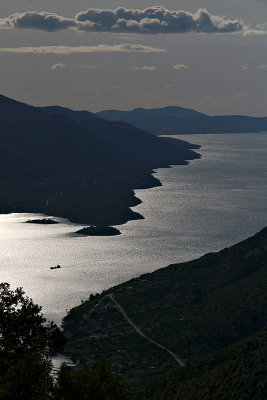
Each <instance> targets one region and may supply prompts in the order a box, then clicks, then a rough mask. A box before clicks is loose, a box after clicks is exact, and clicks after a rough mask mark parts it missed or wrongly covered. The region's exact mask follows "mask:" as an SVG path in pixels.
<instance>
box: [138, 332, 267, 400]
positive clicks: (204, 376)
mask: <svg viewBox="0 0 267 400" xmlns="http://www.w3.org/2000/svg"><path fill="white" fill-rule="evenodd" d="M266 359H267V336H266V332H259V333H257V334H255V335H253V336H252V337H249V338H247V339H245V340H242V341H239V342H237V343H235V344H234V345H231V346H228V347H226V348H223V349H222V350H220V351H218V352H216V353H215V354H212V355H210V356H208V357H205V358H204V359H201V360H199V361H195V362H194V363H192V365H190V366H187V367H186V368H180V369H177V370H176V371H175V372H172V373H170V374H169V375H168V376H167V377H166V378H165V380H164V379H162V380H161V381H160V382H156V381H154V382H153V387H152V386H151V387H150V388H149V389H148V391H147V393H146V398H148V399H149V400H187V399H191V400H200V399H201V400H202V399H204V400H214V399H220V400H229V399H231V400H252V399H253V400H264V399H266V398H267V367H266ZM150 393H151V394H150Z"/></svg>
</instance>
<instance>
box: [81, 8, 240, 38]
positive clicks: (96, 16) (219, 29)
mask: <svg viewBox="0 0 267 400" xmlns="http://www.w3.org/2000/svg"><path fill="white" fill-rule="evenodd" d="M75 20H76V21H77V23H81V25H80V26H79V29H80V30H86V31H93V32H131V33H151V34H155V33H185V32H198V33H229V32H240V31H242V29H243V27H244V23H243V22H242V21H239V20H237V19H234V20H229V19H227V18H225V17H220V16H218V15H212V14H210V13H209V12H208V11H207V10H206V9H199V10H198V11H197V12H196V13H190V12H187V11H180V10H178V11H170V10H167V9H166V8H165V7H162V6H159V7H150V8H146V9H144V10H128V9H126V8H124V7H119V8H117V9H115V10H108V9H106V10H100V9H94V8H90V9H89V10H87V11H83V12H80V13H78V14H77V15H76V16H75Z"/></svg>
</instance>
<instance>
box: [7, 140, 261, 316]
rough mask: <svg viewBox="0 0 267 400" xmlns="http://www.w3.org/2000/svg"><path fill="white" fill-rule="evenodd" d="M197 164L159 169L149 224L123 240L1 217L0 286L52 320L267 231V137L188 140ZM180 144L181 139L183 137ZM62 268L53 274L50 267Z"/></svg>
mask: <svg viewBox="0 0 267 400" xmlns="http://www.w3.org/2000/svg"><path fill="white" fill-rule="evenodd" d="M179 137H180V138H182V139H184V140H187V141H190V142H192V143H196V144H200V145H202V148H201V149H200V151H199V152H200V153H201V155H202V158H201V159H200V160H195V161H192V162H191V163H190V164H189V165H187V166H176V167H174V168H171V169H160V170H158V171H157V172H156V176H157V178H159V179H160V181H161V182H162V183H163V187H158V188H153V189H148V190H138V191H136V195H137V197H139V198H141V199H142V201H143V203H142V204H140V205H138V206H137V207H135V211H137V212H139V213H141V214H142V215H143V216H144V217H145V220H139V221H131V222H128V223H127V224H125V225H123V226H120V227H119V229H120V230H121V232H122V235H120V236H113V237H80V236H76V235H73V233H74V232H75V231H76V230H78V229H79V228H80V227H81V226H80V225H75V224H72V223H70V222H68V221H67V220H61V219H59V218H57V220H58V221H60V222H61V223H60V224H57V225H34V224H24V223H23V222H24V221H26V220H27V219H29V218H35V217H41V218H43V216H41V215H38V216H36V215H33V214H10V215H0V238H1V241H0V266H1V281H7V282H10V283H11V285H12V287H13V288H14V287H15V286H22V287H23V288H24V290H25V291H26V293H27V294H28V295H29V296H30V297H32V298H33V299H34V301H35V302H37V303H38V304H40V305H42V306H43V311H44V313H45V314H46V316H48V317H49V318H52V319H54V320H55V321H56V322H59V321H60V319H61V318H62V317H63V316H64V315H65V314H66V309H70V308H71V307H73V306H75V305H78V304H79V303H80V301H81V299H86V298H87V297H88V296H89V294H90V293H95V292H100V291H102V290H103V289H107V288H109V287H110V286H114V285H116V284H118V283H120V282H123V281H125V280H127V279H130V278H132V277H136V276H138V275H140V274H141V273H145V272H150V271H153V270H155V269H156V268H159V267H163V266H166V265H168V264H170V263H174V262H179V261H186V260H189V259H192V258H194V257H198V256H201V255H203V254H204V253H206V252H210V251H217V250H220V249H221V248H223V247H225V246H227V245H230V244H234V243H236V242H238V241H239V240H241V239H244V238H246V237H248V236H249V235H252V234H254V233H256V231H258V230H259V229H261V228H263V227H264V226H266V225H267V213H266V211H267V204H266V197H267V179H266V178H267V134H244V135H240V134H239V135H238V134H235V135H190V136H189V135H187V136H179ZM179 137H178V138H179ZM56 264H60V265H62V268H61V269H58V270H50V267H51V266H55V265H56Z"/></svg>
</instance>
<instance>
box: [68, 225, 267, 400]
mask: <svg viewBox="0 0 267 400" xmlns="http://www.w3.org/2000/svg"><path fill="white" fill-rule="evenodd" d="M266 263H267V228H265V229H263V230H262V231H260V232H259V233H257V234H256V235H255V236H253V237H251V238H249V239H247V240H245V241H242V242H240V243H238V244H236V245H234V246H232V247H229V248H226V249H224V250H222V251H220V252H218V253H210V254H207V255H205V256H203V257H201V258H199V259H196V260H193V261H189V262H187V263H182V264H174V265H170V266H169V267H166V268H163V269H159V270H157V271H155V272H153V273H151V274H145V275H142V276H141V277H140V278H137V279H132V280H131V281H129V282H126V283H124V284H121V285H119V286H116V287H113V288H111V289H110V290H108V291H105V292H103V293H102V294H101V295H97V296H91V297H90V300H89V301H87V302H85V303H83V304H82V305H81V306H79V307H76V308H74V309H72V310H71V311H70V312H69V314H68V315H67V316H66V317H65V319H64V331H65V334H66V335H67V337H68V338H69V342H68V345H67V353H68V354H69V355H70V356H72V357H74V358H76V359H78V360H83V361H88V360H89V362H90V363H92V364H94V363H95V362H96V361H97V360H98V358H99V356H100V355H101V354H106V355H107V356H108V357H109V358H110V360H111V361H112V362H113V366H115V367H117V368H120V370H121V371H122V373H123V374H125V376H126V378H127V380H128V382H129V390H130V392H131V394H132V398H138V399H139V398H140V395H141V393H143V392H142V391H143V390H144V385H146V384H147V382H149V381H150V379H155V378H157V379H161V378H162V376H164V375H165V374H166V373H168V371H170V370H173V369H174V368H177V366H178V364H177V362H176V361H175V360H174V358H173V357H172V356H170V354H169V353H168V352H167V351H166V350H164V349H162V348H160V347H158V346H157V345H155V343H151V341H149V340H147V338H145V337H144V336H141V335H140V334H139V333H138V332H137V331H136V330H135V328H134V327H133V325H131V324H130V323H129V321H128V320H127V319H126V318H125V315H124V314H123V313H122V312H121V310H120V309H119V308H118V306H117V304H119V305H120V307H122V308H123V310H124V312H125V313H127V316H128V318H129V319H130V320H131V321H132V322H133V323H134V324H136V326H137V327H138V328H139V329H140V330H141V331H142V333H143V334H144V335H146V337H148V338H150V339H152V341H156V342H157V343H159V344H160V345H162V346H164V347H166V348H167V349H169V350H170V351H171V352H173V353H175V354H176V355H177V356H178V357H179V358H180V359H181V360H182V362H184V363H185V364H186V363H187V362H188V360H189V358H190V359H191V360H193V361H194V360H198V359H201V358H202V357H204V356H206V355H208V354H212V353H213V352H215V351H218V350H219V349H221V348H223V347H225V346H229V345H231V344H233V343H235V342H237V341H239V340H241V339H244V338H246V337H248V336H250V335H252V334H254V333H257V332H258V331H260V330H261V329H263V328H264V324H265V323H266V316H267V315H266V310H267V270H266ZM111 294H112V296H111ZM114 299H115V301H116V302H117V303H116V302H114ZM141 398H142V397H141Z"/></svg>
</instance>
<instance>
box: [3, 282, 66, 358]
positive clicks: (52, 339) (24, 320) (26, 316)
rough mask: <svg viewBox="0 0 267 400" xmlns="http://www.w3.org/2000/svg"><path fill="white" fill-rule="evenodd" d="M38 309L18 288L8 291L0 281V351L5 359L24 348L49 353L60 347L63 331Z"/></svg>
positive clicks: (15, 356)
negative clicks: (47, 319) (48, 320)
mask: <svg viewBox="0 0 267 400" xmlns="http://www.w3.org/2000/svg"><path fill="white" fill-rule="evenodd" d="M41 309H42V308H41V307H40V306H38V305H37V304H34V303H33V301H32V300H31V299H29V298H28V297H27V296H25V293H24V291H23V290H22V288H17V289H16V290H14V291H12V290H11V289H10V285H9V284H8V283H1V284H0V353H1V355H2V356H4V357H6V359H7V360H9V361H12V360H14V359H16V358H17V357H18V356H19V355H20V354H21V353H25V352H26V351H28V350H29V351H31V350H33V349H34V350H37V349H39V350H40V351H43V350H46V351H48V352H50V353H51V354H52V353H55V352H57V351H59V350H60V349H62V348H63V347H64V345H65V343H66V339H65V337H64V335H63V334H62V332H61V331H60V329H59V328H58V327H57V325H56V324H54V323H53V322H50V323H46V319H45V317H44V316H43V314H42V313H41Z"/></svg>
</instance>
